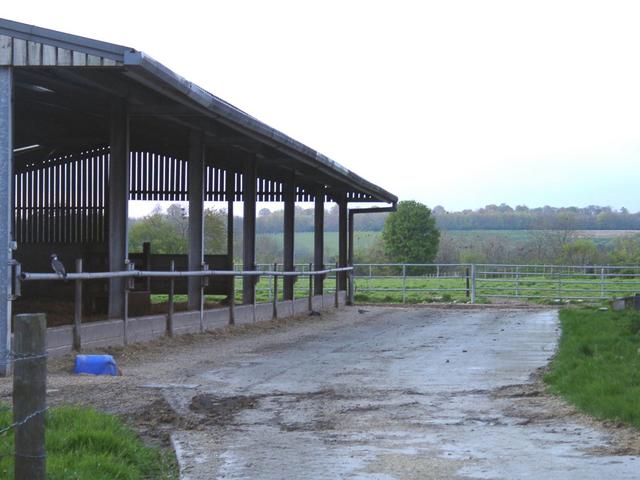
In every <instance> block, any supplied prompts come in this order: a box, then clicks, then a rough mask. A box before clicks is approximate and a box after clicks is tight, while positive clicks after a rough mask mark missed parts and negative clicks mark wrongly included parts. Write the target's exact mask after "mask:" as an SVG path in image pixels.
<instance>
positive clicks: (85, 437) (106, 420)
mask: <svg viewBox="0 0 640 480" xmlns="http://www.w3.org/2000/svg"><path fill="white" fill-rule="evenodd" d="M11 421H12V414H11V411H10V409H9V408H4V409H3V410H2V411H1V412H0V428H2V427H4V426H7V425H9V424H10V423H11ZM13 450H14V445H13V431H12V430H10V431H9V432H8V433H5V434H4V435H2V436H0V478H3V479H13V478H14V477H13ZM46 450H47V479H48V480H63V479H64V480H87V479H91V480H125V479H126V480H138V479H140V480H142V479H154V480H156V479H158V480H172V479H177V478H178V474H177V467H176V466H175V462H174V461H173V458H172V455H171V454H170V453H169V452H166V451H161V450H159V449H155V448H150V447H146V446H145V445H144V444H143V443H142V441H141V440H140V439H139V438H138V437H137V435H136V434H135V433H134V432H133V431H132V430H131V429H129V428H128V427H126V426H125V425H124V424H123V423H122V422H121V421H120V419H118V418H117V417H115V416H112V415H107V414H104V413H100V412H97V411H95V410H93V409H89V408H79V407H57V408H54V409H51V410H50V411H49V413H47V418H46Z"/></svg>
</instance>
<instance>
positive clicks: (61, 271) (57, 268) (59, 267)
mask: <svg viewBox="0 0 640 480" xmlns="http://www.w3.org/2000/svg"><path fill="white" fill-rule="evenodd" d="M51 268H52V269H53V271H54V272H56V273H57V274H58V276H59V277H60V278H64V279H65V280H66V279H67V270H66V269H65V268H64V265H63V263H62V262H61V261H60V259H59V258H58V255H56V254H55V253H52V254H51Z"/></svg>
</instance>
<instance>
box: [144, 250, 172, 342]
mask: <svg viewBox="0 0 640 480" xmlns="http://www.w3.org/2000/svg"><path fill="white" fill-rule="evenodd" d="M169 270H170V271H172V272H175V270H176V262H175V260H170V261H169ZM149 278H151V277H149ZM175 286H176V280H175V277H170V278H169V298H168V299H167V303H168V305H167V307H168V310H169V311H168V312H167V335H168V336H169V337H173V312H174V309H175V305H174V303H173V302H174V300H173V296H174V293H175Z"/></svg>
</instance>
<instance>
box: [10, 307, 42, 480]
mask: <svg viewBox="0 0 640 480" xmlns="http://www.w3.org/2000/svg"><path fill="white" fill-rule="evenodd" d="M46 332H47V317H46V315H45V314H44V313H25V314H22V315H16V316H15V359H16V360H15V366H14V374H13V421H14V422H15V423H18V425H17V426H16V428H15V433H14V434H15V437H14V438H15V465H14V472H15V478H16V480H44V479H45V464H46V455H45V445H44V413H45V410H46V404H47V398H46V396H47V360H46V346H45V340H46ZM25 420H26V421H25ZM20 422H24V423H23V424H21V423H20Z"/></svg>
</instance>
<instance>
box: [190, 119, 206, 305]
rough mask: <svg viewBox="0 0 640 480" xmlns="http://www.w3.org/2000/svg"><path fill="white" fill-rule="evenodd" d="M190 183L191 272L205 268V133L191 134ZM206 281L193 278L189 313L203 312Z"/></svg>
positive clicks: (191, 278)
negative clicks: (202, 303)
mask: <svg viewBox="0 0 640 480" xmlns="http://www.w3.org/2000/svg"><path fill="white" fill-rule="evenodd" d="M187 164H188V167H187V168H188V173H187V183H188V188H189V193H188V197H189V243H188V252H187V253H188V262H189V270H191V271H195V270H200V269H201V268H202V262H203V261H204V140H203V135H202V132H197V131H191V132H190V133H189V158H188V162H187ZM201 284H202V279H201V278H198V277H189V281H188V285H189V288H188V294H189V296H188V301H187V308H188V309H189V310H197V309H199V308H200V301H201V300H202V299H201V296H202V288H201V287H202V285H201Z"/></svg>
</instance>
